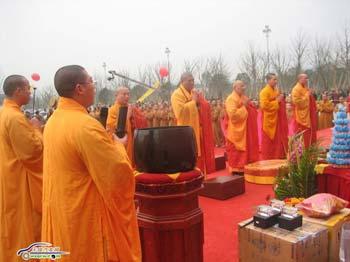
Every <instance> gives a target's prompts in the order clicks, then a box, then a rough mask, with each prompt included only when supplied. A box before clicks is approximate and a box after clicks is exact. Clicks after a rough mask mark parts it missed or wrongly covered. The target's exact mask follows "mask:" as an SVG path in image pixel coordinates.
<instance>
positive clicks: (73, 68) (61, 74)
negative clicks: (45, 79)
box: [54, 65, 88, 98]
mask: <svg viewBox="0 0 350 262" xmlns="http://www.w3.org/2000/svg"><path fill="white" fill-rule="evenodd" d="M87 78H88V74H87V72H86V71H85V69H84V67H82V66H79V65H68V66H64V67H61V68H60V69H58V70H57V72H56V74H55V78H54V83H55V88H56V91H57V93H58V94H59V96H62V97H67V98H71V97H72V96H73V94H74V90H75V87H76V86H77V84H80V83H84V82H86V81H87Z"/></svg>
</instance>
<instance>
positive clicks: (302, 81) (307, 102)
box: [292, 74, 317, 147]
mask: <svg viewBox="0 0 350 262" xmlns="http://www.w3.org/2000/svg"><path fill="white" fill-rule="evenodd" d="M292 102H293V105H294V117H295V121H296V132H297V133H299V132H304V133H303V136H304V145H305V147H309V146H310V145H311V144H313V143H315V142H316V132H317V106H316V100H315V98H314V96H313V91H312V90H311V89H310V88H309V87H308V76H307V74H300V75H299V76H298V83H297V84H296V85H295V86H294V88H293V90H292Z"/></svg>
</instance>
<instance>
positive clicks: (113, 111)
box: [106, 103, 134, 163]
mask: <svg viewBox="0 0 350 262" xmlns="http://www.w3.org/2000/svg"><path fill="white" fill-rule="evenodd" d="M120 107H121V106H120V105H119V104H118V103H115V104H114V105H113V106H111V107H110V108H109V110H108V117H107V122H106V127H107V130H108V132H109V133H110V134H113V133H114V132H115V129H116V128H117V122H118V117H119V108H120ZM126 133H127V135H128V144H127V146H126V152H127V153H128V156H129V159H130V161H131V163H134V160H133V159H134V155H133V152H134V139H133V137H134V132H133V128H132V124H131V121H130V119H127V120H126Z"/></svg>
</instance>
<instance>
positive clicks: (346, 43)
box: [338, 25, 350, 91]
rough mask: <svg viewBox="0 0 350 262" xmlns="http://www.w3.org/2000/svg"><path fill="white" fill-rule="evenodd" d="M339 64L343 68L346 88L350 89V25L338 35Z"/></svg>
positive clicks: (344, 86)
mask: <svg viewBox="0 0 350 262" xmlns="http://www.w3.org/2000/svg"><path fill="white" fill-rule="evenodd" d="M338 52H339V65H340V67H342V69H343V73H342V74H341V77H342V80H343V81H342V83H341V85H342V86H343V88H344V89H346V90H347V91H349V90H348V89H350V27H349V26H348V25H346V26H345V27H344V29H343V33H342V35H341V36H338Z"/></svg>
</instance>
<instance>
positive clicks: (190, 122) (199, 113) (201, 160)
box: [171, 85, 215, 174]
mask: <svg viewBox="0 0 350 262" xmlns="http://www.w3.org/2000/svg"><path fill="white" fill-rule="evenodd" d="M198 103H199V107H197V104H196V102H195V101H193V100H192V98H191V93H189V92H188V91H187V90H186V89H185V88H184V87H183V86H182V85H181V86H180V87H179V88H177V89H176V90H175V91H174V93H173V94H172V96H171V105H172V108H173V111H174V115H175V118H176V123H177V125H178V126H191V127H192V128H193V131H194V134H195V138H196V145H197V156H198V158H197V166H198V167H199V168H200V169H201V170H202V171H203V172H204V173H205V174H210V173H212V172H214V171H215V156H214V138H213V129H212V121H211V110H210V105H209V103H208V102H207V101H206V100H205V99H204V97H200V99H199V101H198Z"/></svg>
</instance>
